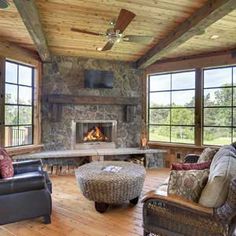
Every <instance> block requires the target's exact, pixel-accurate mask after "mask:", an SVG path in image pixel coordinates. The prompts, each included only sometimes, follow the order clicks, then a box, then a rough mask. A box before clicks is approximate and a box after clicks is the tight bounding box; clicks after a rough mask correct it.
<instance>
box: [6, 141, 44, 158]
mask: <svg viewBox="0 0 236 236" xmlns="http://www.w3.org/2000/svg"><path fill="white" fill-rule="evenodd" d="M43 146H44V145H43V144H38V145H28V146H20V147H12V148H6V150H7V152H8V153H9V155H10V156H15V155H23V154H28V153H34V152H39V151H41V149H42V147H43Z"/></svg>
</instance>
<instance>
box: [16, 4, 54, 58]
mask: <svg viewBox="0 0 236 236" xmlns="http://www.w3.org/2000/svg"><path fill="white" fill-rule="evenodd" d="M13 1H14V3H15V5H16V8H17V9H18V12H19V13H20V15H21V18H22V20H23V22H24V24H25V26H26V28H27V30H28V32H29V34H30V36H31V38H32V40H33V42H34V44H35V46H36V49H37V51H38V53H39V56H40V58H41V60H42V61H44V62H45V61H50V52H49V49H48V45H47V40H46V38H45V36H44V33H43V28H42V24H41V22H40V17H39V13H38V9H37V7H36V4H35V1H34V0H13Z"/></svg>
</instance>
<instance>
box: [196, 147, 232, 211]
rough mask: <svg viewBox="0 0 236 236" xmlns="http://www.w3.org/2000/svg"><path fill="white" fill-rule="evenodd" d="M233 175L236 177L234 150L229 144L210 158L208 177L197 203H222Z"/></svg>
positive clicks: (208, 204) (211, 205) (204, 204)
mask: <svg viewBox="0 0 236 236" xmlns="http://www.w3.org/2000/svg"><path fill="white" fill-rule="evenodd" d="M233 177H236V150H235V148H234V147H233V146H231V145H228V146H223V147H222V148H220V150H219V151H218V152H217V153H216V155H215V156H214V158H213V160H212V163H211V166H210V174H209V179H208V182H207V184H206V186H205V188H204V189H203V191H202V194H201V197H200V199H199V203H200V204H201V205H203V206H206V207H220V206H221V205H223V203H224V202H225V201H226V198H227V195H228V189H229V184H230V181H231V179H232V178H233Z"/></svg>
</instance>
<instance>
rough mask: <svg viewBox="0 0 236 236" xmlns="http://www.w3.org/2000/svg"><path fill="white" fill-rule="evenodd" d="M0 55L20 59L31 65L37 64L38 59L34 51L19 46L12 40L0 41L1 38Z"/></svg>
mask: <svg viewBox="0 0 236 236" xmlns="http://www.w3.org/2000/svg"><path fill="white" fill-rule="evenodd" d="M0 55H1V56H3V57H6V58H9V59H12V60H16V61H21V62H24V63H26V64H31V65H37V64H38V62H39V60H40V58H39V57H38V54H37V53H36V52H34V51H31V50H29V49H25V48H22V47H19V46H18V45H17V44H15V43H13V42H6V41H2V40H1V39H0Z"/></svg>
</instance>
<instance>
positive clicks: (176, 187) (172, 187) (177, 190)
mask: <svg viewBox="0 0 236 236" xmlns="http://www.w3.org/2000/svg"><path fill="white" fill-rule="evenodd" d="M208 175H209V169H207V168H206V169H203V170H172V171H171V174H170V180H169V184H168V194H170V195H179V196H181V197H183V198H186V199H188V200H190V201H193V202H198V200H199V197H200V196H201V192H202V189H203V188H204V187H205V184H206V183H207V178H208Z"/></svg>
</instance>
